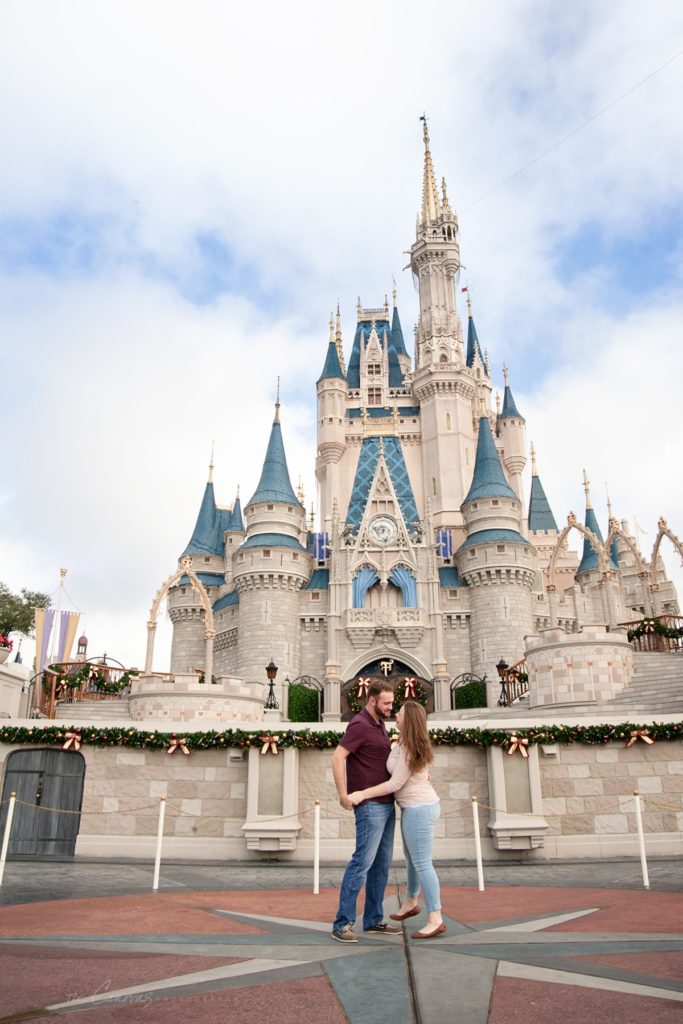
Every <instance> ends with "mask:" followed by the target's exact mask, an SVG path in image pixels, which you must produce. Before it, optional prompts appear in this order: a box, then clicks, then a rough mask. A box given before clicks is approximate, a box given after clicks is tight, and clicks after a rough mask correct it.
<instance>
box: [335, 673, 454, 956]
mask: <svg viewBox="0 0 683 1024" xmlns="http://www.w3.org/2000/svg"><path fill="white" fill-rule="evenodd" d="M393 704H394V691H393V689H392V688H391V686H389V685H388V683H383V682H382V681H381V680H379V681H373V682H372V683H371V684H370V686H369V687H368V699H367V704H366V706H365V707H364V708H363V710H362V711H361V712H360V713H359V714H357V715H356V716H355V717H354V718H352V719H351V721H350V722H349V724H348V726H347V729H346V732H345V733H344V735H343V737H342V739H341V741H340V743H339V746H338V747H337V749H336V750H335V752H334V754H333V756H332V774H333V776H334V781H335V785H336V787H337V792H338V793H339V802H340V804H341V805H342V807H344V808H345V809H346V810H352V809H353V811H354V813H355V817H356V849H355V851H354V854H353V856H352V858H351V860H350V861H349V864H348V866H347V868H346V871H345V872H344V878H343V880H342V884H341V893H340V897H339V909H338V911H337V916H336V918H335V921H334V924H333V926H332V938H333V939H337V940H338V941H339V942H357V941H358V937H357V936H356V935H355V933H354V931H353V923H354V920H355V918H356V900H357V898H358V894H359V892H360V890H361V888H362V887H363V885H365V909H364V913H363V930H364V931H366V932H379V933H380V934H384V935H394V934H398V933H399V932H400V931H401V926H400V925H393V924H391V923H390V922H389V921H386V920H385V918H384V909H383V901H384V890H385V888H386V884H387V880H388V877H389V868H390V866H391V858H392V852H393V846H394V823H395V811H394V799H395V800H396V803H398V805H399V807H400V808H401V835H402V838H403V850H404V853H405V858H406V867H407V874H408V887H407V893H406V898H405V900H404V901H403V903H402V905H401V909H400V911H399V913H397V914H391V915H390V916H391V919H392V920H393V921H404V920H405V919H406V918H408V917H414V916H416V915H417V914H419V913H420V907H419V906H418V902H417V898H418V894H419V892H420V889H422V894H423V897H424V901H425V904H426V908H427V914H428V917H427V923H426V924H425V925H424V927H422V928H421V929H420V930H419V931H416V932H413V934H412V937H413V938H414V939H432V938H435V937H436V936H437V935H442V934H443V933H444V932H445V931H446V926H445V924H444V923H443V920H442V917H441V897H440V890H439V879H438V878H437V875H436V872H435V870H434V866H433V864H432V839H433V833H434V825H435V823H436V821H437V820H438V817H439V811H440V805H439V797H438V796H437V794H436V792H435V790H434V788H433V787H432V785H431V783H430V781H429V765H430V763H431V762H432V760H433V754H432V748H431V743H430V741H429V731H428V729H427V714H426V712H425V709H424V708H423V707H422V705H421V704H417V703H416V702H415V701H405V703H404V704H403V705H402V706H401V709H400V710H399V712H398V714H397V716H396V725H397V727H398V730H399V734H400V735H399V741H398V743H397V744H396V745H395V746H394V747H393V748H392V746H391V743H390V741H389V736H388V734H387V730H386V726H385V724H384V723H385V721H386V719H387V718H389V717H390V715H391V711H392V707H393Z"/></svg>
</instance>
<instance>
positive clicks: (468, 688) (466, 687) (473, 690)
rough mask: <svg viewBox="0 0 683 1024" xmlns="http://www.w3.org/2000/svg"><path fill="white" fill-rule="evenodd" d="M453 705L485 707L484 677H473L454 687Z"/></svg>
mask: <svg viewBox="0 0 683 1024" xmlns="http://www.w3.org/2000/svg"><path fill="white" fill-rule="evenodd" d="M454 693H455V707H456V709H458V710H459V709H462V708H485V707H486V681H485V680H484V679H473V680H472V681H471V682H469V683H463V684H462V686H456V688H455V691H454Z"/></svg>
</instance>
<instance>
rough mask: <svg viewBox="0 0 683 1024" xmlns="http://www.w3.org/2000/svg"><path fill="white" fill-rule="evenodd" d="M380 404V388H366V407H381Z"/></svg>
mask: <svg viewBox="0 0 683 1024" xmlns="http://www.w3.org/2000/svg"><path fill="white" fill-rule="evenodd" d="M381 404H382V389H381V388H368V405H381Z"/></svg>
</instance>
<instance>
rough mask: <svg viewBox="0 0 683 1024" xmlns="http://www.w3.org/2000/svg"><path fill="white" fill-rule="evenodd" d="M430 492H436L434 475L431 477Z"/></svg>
mask: <svg viewBox="0 0 683 1024" xmlns="http://www.w3.org/2000/svg"><path fill="white" fill-rule="evenodd" d="M432 494H436V477H435V476H433V477H432Z"/></svg>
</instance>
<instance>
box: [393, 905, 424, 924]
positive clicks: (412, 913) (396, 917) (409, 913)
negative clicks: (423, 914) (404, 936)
mask: <svg viewBox="0 0 683 1024" xmlns="http://www.w3.org/2000/svg"><path fill="white" fill-rule="evenodd" d="M419 913H420V908H419V907H411V908H410V910H404V911H402V913H400V914H389V917H390V918H391V920H392V921H405V919H406V918H407V917H416V916H417V914H419Z"/></svg>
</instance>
